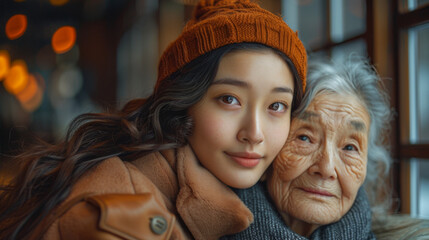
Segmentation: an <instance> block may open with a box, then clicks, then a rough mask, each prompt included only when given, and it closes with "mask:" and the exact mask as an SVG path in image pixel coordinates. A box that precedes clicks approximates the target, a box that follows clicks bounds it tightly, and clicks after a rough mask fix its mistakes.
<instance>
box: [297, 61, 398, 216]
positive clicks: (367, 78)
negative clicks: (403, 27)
mask: <svg viewBox="0 0 429 240" xmlns="http://www.w3.org/2000/svg"><path fill="white" fill-rule="evenodd" d="M320 93H337V94H352V95H354V96H356V97H358V98H359V99H360V100H361V101H362V103H363V104H364V106H365V107H366V109H367V111H368V113H369V116H370V120H371V123H370V124H371V125H370V129H369V137H368V165H367V175H366V179H365V183H364V185H365V189H366V192H367V195H368V198H369V201H370V204H371V206H372V211H373V213H374V214H382V213H386V212H387V210H388V209H389V208H390V205H391V192H390V191H391V190H390V187H389V185H388V182H387V181H386V180H387V179H389V178H388V176H389V170H390V164H391V157H390V154H389V151H390V146H389V142H388V141H383V140H385V139H384V138H385V137H386V136H387V135H386V134H387V133H388V131H389V130H390V120H391V117H392V111H391V109H390V107H389V98H388V95H387V94H386V92H385V90H384V85H383V84H382V81H381V80H380V78H379V76H378V75H377V73H376V71H375V69H374V68H373V67H372V66H371V65H370V64H369V63H368V61H367V60H366V59H364V58H361V57H357V56H355V55H351V56H350V57H348V58H347V59H346V60H345V61H344V62H341V63H340V64H334V63H333V62H327V61H321V60H311V61H309V66H308V76H307V89H306V92H305V95H304V99H303V100H302V103H301V106H300V107H299V108H298V109H297V110H296V111H295V112H294V116H296V115H299V114H300V113H302V112H303V111H304V110H305V109H306V108H307V107H308V105H309V104H310V102H311V101H312V100H313V99H314V97H315V96H316V95H318V94H320Z"/></svg>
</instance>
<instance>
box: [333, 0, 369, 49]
mask: <svg viewBox="0 0 429 240" xmlns="http://www.w3.org/2000/svg"><path fill="white" fill-rule="evenodd" d="M330 3H331V6H330V8H331V38H332V40H333V41H334V42H340V41H343V40H345V39H347V38H350V37H354V36H356V35H359V34H362V33H364V32H365V30H366V5H365V0H349V1H343V0H331V1H330Z"/></svg>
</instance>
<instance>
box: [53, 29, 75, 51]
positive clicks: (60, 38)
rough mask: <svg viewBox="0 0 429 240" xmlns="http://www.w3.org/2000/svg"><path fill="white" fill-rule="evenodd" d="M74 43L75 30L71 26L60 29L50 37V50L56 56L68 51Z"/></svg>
mask: <svg viewBox="0 0 429 240" xmlns="http://www.w3.org/2000/svg"><path fill="white" fill-rule="evenodd" d="M75 42H76V29H75V28H74V27H72V26H63V27H60V28H59V29H58V30H57V31H56V32H55V33H54V35H53V36H52V48H53V49H54V51H55V52H56V53H58V54H61V53H65V52H67V51H69V50H70V49H71V48H72V47H73V45H74V44H75Z"/></svg>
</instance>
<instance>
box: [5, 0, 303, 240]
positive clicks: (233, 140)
mask: <svg viewBox="0 0 429 240" xmlns="http://www.w3.org/2000/svg"><path fill="white" fill-rule="evenodd" d="M305 72H306V52H305V49H304V47H303V45H302V43H301V41H300V40H299V38H298V36H297V34H296V33H294V32H293V31H292V30H291V29H290V28H289V27H288V26H287V25H286V24H285V23H284V22H283V21H282V19H281V18H280V17H278V16H276V15H274V14H272V13H270V12H267V11H265V10H263V9H261V8H260V7H259V6H258V5H257V4H255V3H251V2H249V1H238V0H235V1H234V0H229V1H225V0H224V1H222V0H220V1H201V2H200V3H199V4H198V6H197V7H196V10H195V12H194V17H193V19H192V20H190V21H189V22H188V24H187V25H186V26H185V28H184V30H183V32H182V34H181V35H180V36H179V38H178V39H176V40H175V41H174V42H173V43H171V44H170V46H169V47H168V48H167V49H166V51H165V52H164V53H163V55H162V56H161V59H160V63H159V75H158V80H157V84H156V87H155V90H154V93H153V94H152V95H151V96H150V97H149V98H148V99H136V100H133V101H131V102H129V103H128V104H126V106H125V107H124V108H123V109H122V110H121V111H119V112H117V113H103V114H85V115H82V116H80V117H78V118H77V119H76V120H75V121H74V122H73V123H72V125H71V127H70V129H69V132H68V135H67V137H66V139H65V140H64V142H62V143H60V144H58V145H48V144H41V145H40V146H35V147H34V149H32V150H31V151H29V152H27V153H24V154H22V156H20V158H19V159H20V161H21V162H22V164H23V165H22V169H21V171H20V173H19V175H18V176H17V177H16V179H15V181H14V182H13V183H12V184H11V185H9V186H5V187H3V188H2V189H1V190H3V192H2V194H1V196H0V238H1V239H23V238H33V239H37V238H41V237H43V238H44V239H68V238H72V239H80V238H85V239H106V238H108V239H157V238H162V239H165V238H172V239H187V238H196V239H217V238H219V237H221V236H223V235H227V234H233V233H237V232H239V231H242V230H243V229H245V228H247V227H248V226H249V224H250V223H251V222H252V221H253V215H252V213H251V212H250V211H249V209H248V208H247V207H246V206H245V205H244V203H243V202H241V201H240V199H239V198H238V197H237V195H235V193H234V192H233V191H231V189H230V188H229V187H233V188H249V187H251V186H253V185H254V184H255V183H257V182H258V180H259V179H260V177H261V176H262V174H263V173H264V172H265V170H266V169H267V168H268V166H269V165H270V164H271V162H272V161H273V159H274V158H275V156H276V155H277V153H278V152H279V151H280V149H281V148H282V146H283V145H284V143H285V141H286V138H287V135H288V132H289V126H290V117H291V111H292V110H293V109H295V108H296V106H297V105H298V104H299V102H300V99H301V96H302V93H303V89H304V88H305Z"/></svg>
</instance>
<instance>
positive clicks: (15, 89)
mask: <svg viewBox="0 0 429 240" xmlns="http://www.w3.org/2000/svg"><path fill="white" fill-rule="evenodd" d="M27 82H28V73H27V65H26V64H25V62H24V61H22V60H16V61H14V62H13V63H12V66H11V67H10V69H9V72H8V74H7V76H6V79H5V80H4V82H3V85H4V87H5V88H6V90H7V91H8V92H10V93H12V94H18V93H19V92H21V91H22V90H23V89H24V88H25V87H26V86H27Z"/></svg>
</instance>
